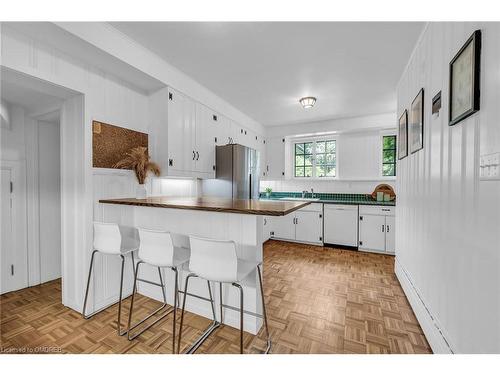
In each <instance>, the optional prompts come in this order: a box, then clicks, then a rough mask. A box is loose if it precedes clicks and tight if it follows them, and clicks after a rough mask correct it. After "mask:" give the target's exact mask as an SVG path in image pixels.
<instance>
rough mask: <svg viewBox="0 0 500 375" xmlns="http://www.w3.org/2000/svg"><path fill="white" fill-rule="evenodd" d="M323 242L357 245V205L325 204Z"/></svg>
mask: <svg viewBox="0 0 500 375" xmlns="http://www.w3.org/2000/svg"><path fill="white" fill-rule="evenodd" d="M324 212H325V219H324V220H325V225H324V228H325V229H324V232H325V233H324V234H325V236H324V237H325V238H324V242H325V243H328V244H332V245H342V246H353V247H357V246H358V206H357V205H342V204H325V205H324Z"/></svg>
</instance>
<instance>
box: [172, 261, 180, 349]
mask: <svg viewBox="0 0 500 375" xmlns="http://www.w3.org/2000/svg"><path fill="white" fill-rule="evenodd" d="M172 271H174V276H175V286H174V322H173V323H172V325H173V327H172V335H173V337H172V354H175V324H176V322H177V308H178V307H179V278H178V276H179V272H178V271H177V267H172Z"/></svg>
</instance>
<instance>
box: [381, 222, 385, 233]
mask: <svg viewBox="0 0 500 375" xmlns="http://www.w3.org/2000/svg"><path fill="white" fill-rule="evenodd" d="M384 229H385V225H384V224H382V232H383V231H384Z"/></svg>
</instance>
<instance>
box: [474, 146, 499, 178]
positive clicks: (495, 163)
mask: <svg viewBox="0 0 500 375" xmlns="http://www.w3.org/2000/svg"><path fill="white" fill-rule="evenodd" d="M479 178H480V179H481V180H500V152H496V153H494V154H487V155H481V157H480V159H479Z"/></svg>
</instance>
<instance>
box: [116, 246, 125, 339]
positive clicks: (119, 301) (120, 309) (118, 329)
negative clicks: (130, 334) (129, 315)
mask: <svg viewBox="0 0 500 375" xmlns="http://www.w3.org/2000/svg"><path fill="white" fill-rule="evenodd" d="M120 258H122V269H121V273H120V295H119V299H118V322H117V326H118V328H117V331H118V335H119V336H123V335H124V334H125V333H127V332H123V333H122V293H123V270H124V267H125V257H124V256H123V255H120Z"/></svg>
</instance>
